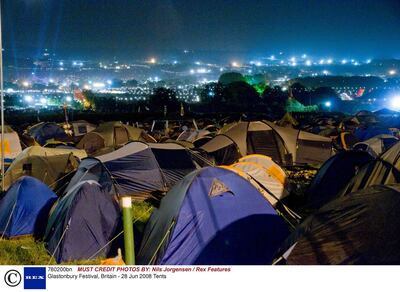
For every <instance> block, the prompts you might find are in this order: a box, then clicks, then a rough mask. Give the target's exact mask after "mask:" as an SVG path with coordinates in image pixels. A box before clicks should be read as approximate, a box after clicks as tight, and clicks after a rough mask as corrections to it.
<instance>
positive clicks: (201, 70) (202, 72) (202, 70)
mask: <svg viewBox="0 0 400 292" xmlns="http://www.w3.org/2000/svg"><path fill="white" fill-rule="evenodd" d="M197 73H199V74H205V73H207V69H206V68H199V69H197Z"/></svg>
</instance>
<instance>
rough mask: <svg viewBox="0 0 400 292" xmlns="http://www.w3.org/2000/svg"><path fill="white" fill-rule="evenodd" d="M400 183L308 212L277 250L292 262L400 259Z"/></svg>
mask: <svg viewBox="0 0 400 292" xmlns="http://www.w3.org/2000/svg"><path fill="white" fill-rule="evenodd" d="M399 212H400V187H399V185H389V186H380V185H377V186H372V187H369V188H367V189H365V190H362V191H358V192H355V193H351V194H348V195H345V196H343V197H339V198H336V199H335V200H333V201H331V202H330V203H328V204H327V205H325V206H324V207H322V208H321V209H320V210H318V211H317V212H315V213H314V214H313V215H311V216H310V217H308V218H307V219H306V220H305V221H304V222H303V223H302V224H301V225H300V226H299V227H298V228H297V229H296V231H294V232H293V233H292V235H291V236H290V237H289V238H288V240H287V241H286V242H285V244H284V245H283V247H282V249H281V251H280V252H279V253H278V257H277V258H278V262H279V263H284V262H286V263H287V264H294V265H326V264H333V265H339V264H361V265H383V264H399V263H400V238H399V236H398V234H399V233H400V220H399V216H398V214H399Z"/></svg>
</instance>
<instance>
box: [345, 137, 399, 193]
mask: <svg viewBox="0 0 400 292" xmlns="http://www.w3.org/2000/svg"><path fill="white" fill-rule="evenodd" d="M399 158H400V142H398V143H396V144H395V145H394V146H392V147H391V148H390V149H389V150H387V151H386V152H384V153H383V154H382V155H380V156H379V157H377V158H376V159H375V160H373V161H371V162H369V163H368V164H366V165H364V166H363V167H362V168H361V169H360V171H359V172H358V173H357V174H356V175H355V176H354V177H353V178H352V179H351V181H350V182H349V183H348V184H347V185H346V187H345V188H344V189H343V190H342V191H341V194H347V193H351V192H354V191H358V190H361V189H365V188H367V187H369V186H372V185H386V184H393V183H399V182H400V159H399Z"/></svg>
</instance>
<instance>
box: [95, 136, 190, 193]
mask: <svg viewBox="0 0 400 292" xmlns="http://www.w3.org/2000/svg"><path fill="white" fill-rule="evenodd" d="M97 159H98V161H99V162H101V163H103V165H104V166H105V168H106V169H107V170H108V171H109V172H110V174H111V175H112V178H113V180H114V182H115V185H116V187H117V190H118V192H119V194H121V195H134V196H137V197H143V196H144V197H147V196H148V195H149V194H150V193H151V192H154V191H167V190H168V189H169V188H170V187H171V186H172V185H174V184H175V183H176V182H177V181H179V180H180V179H182V178H183V177H184V176H185V175H186V174H188V173H190V172H192V171H193V170H195V169H196V166H195V164H194V163H193V160H192V158H191V155H190V153H189V151H188V150H187V149H186V148H184V147H183V146H181V145H179V144H176V143H149V144H146V143H143V142H130V143H128V144H126V145H125V146H123V147H121V148H119V149H118V150H115V151H113V152H111V153H108V154H105V155H101V156H98V157H97Z"/></svg>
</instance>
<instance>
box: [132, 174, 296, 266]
mask: <svg viewBox="0 0 400 292" xmlns="http://www.w3.org/2000/svg"><path fill="white" fill-rule="evenodd" d="M288 234H289V231H288V228H287V226H286V224H285V222H284V221H283V219H282V218H281V217H279V216H278V215H277V213H276V211H275V210H274V208H273V207H272V206H271V204H270V203H269V202H268V201H267V200H266V199H265V198H264V197H263V196H262V195H261V194H260V193H259V192H258V191H257V189H256V188H254V187H253V186H252V185H251V183H249V182H248V181H247V180H245V179H244V178H242V177H240V176H239V175H237V174H235V173H233V172H231V171H229V170H226V169H223V168H213V167H206V168H203V169H201V170H197V171H194V172H192V173H191V174H189V175H187V176H186V177H185V178H184V179H183V180H182V181H181V182H179V183H178V184H176V185H175V187H173V188H172V189H171V190H170V191H169V192H168V194H167V195H166V196H165V197H164V198H163V200H162V201H161V205H160V208H159V209H158V210H156V211H154V213H153V214H152V216H151V218H150V220H149V222H148V223H147V226H146V229H145V232H144V236H143V241H142V244H141V248H140V250H139V253H138V258H137V261H138V263H139V264H160V265H214V264H215V265H222V264H227V265H229V264H268V263H271V261H272V258H273V255H274V253H275V252H276V251H277V250H278V248H279V247H280V245H281V243H282V242H283V241H284V239H285V238H286V236H287V235H288Z"/></svg>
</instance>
